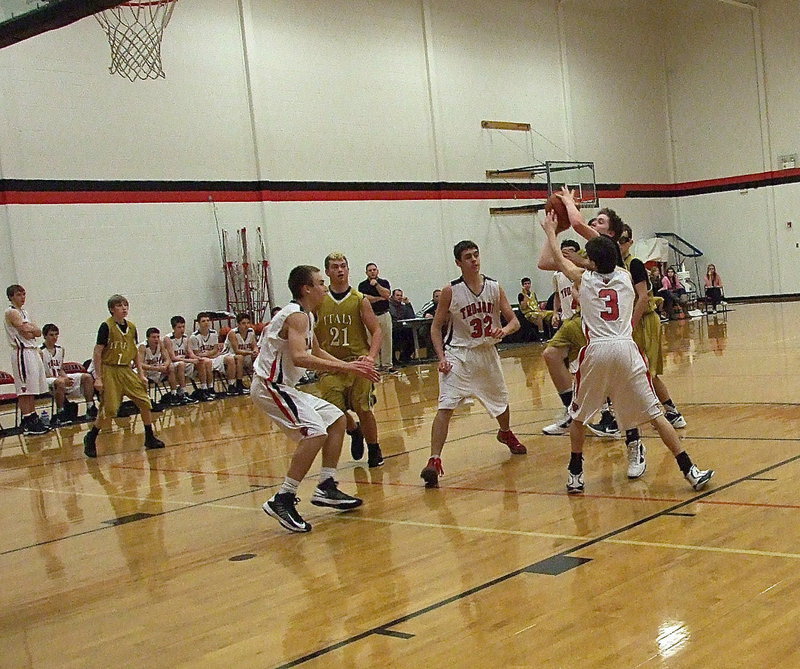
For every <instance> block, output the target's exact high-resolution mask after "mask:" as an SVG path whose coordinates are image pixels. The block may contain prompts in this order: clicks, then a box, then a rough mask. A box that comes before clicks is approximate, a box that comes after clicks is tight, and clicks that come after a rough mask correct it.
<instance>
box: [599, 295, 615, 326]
mask: <svg viewBox="0 0 800 669" xmlns="http://www.w3.org/2000/svg"><path fill="white" fill-rule="evenodd" d="M597 294H598V295H599V296H600V299H601V300H603V301H604V302H605V303H606V311H601V312H600V318H602V319H603V320H604V321H615V320H617V319H618V318H619V298H618V297H617V291H616V290H614V289H613V288H603V289H601V290H600V291H599V292H598V293H597Z"/></svg>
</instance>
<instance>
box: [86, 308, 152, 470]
mask: <svg viewBox="0 0 800 669" xmlns="http://www.w3.org/2000/svg"><path fill="white" fill-rule="evenodd" d="M108 311H109V313H110V314H111V317H110V318H108V319H106V320H105V321H103V322H102V323H101V324H100V329H99V330H98V332H97V343H96V344H95V347H94V352H93V353H92V360H93V361H94V379H95V381H94V387H95V390H97V391H98V392H99V393H100V413H99V415H98V417H97V420H96V421H95V422H94V425H92V428H91V429H90V430H89V431H88V432H87V433H86V436H85V437H84V438H83V452H84V453H85V454H86V456H87V457H89V458H96V457H97V435H98V434H99V433H100V430H101V428H103V427H108V425H109V423H110V419H111V418H114V417H115V416H116V415H117V410H118V409H119V405H120V404H121V403H122V396H123V395H127V396H128V397H130V398H131V399H132V400H133V402H134V404H136V406H137V407H138V409H139V412H140V413H141V414H142V423H143V424H144V447H145V448H147V449H151V448H164V442H163V441H161V440H160V439H159V438H158V437H156V436H155V435H154V434H153V420H152V417H151V414H150V398H149V397H148V395H147V378H146V377H145V375H144V370H143V367H142V365H143V362H142V355H141V353H140V352H139V349H138V348H137V346H136V326H135V325H134V324H133V323H132V322H131V321H129V320H127V319H126V317H127V315H128V300H127V299H125V298H124V297H123V296H122V295H112V296H111V297H110V298H108ZM132 363H135V365H136V371H135V372H134V371H133V369H132V367H131V364H132Z"/></svg>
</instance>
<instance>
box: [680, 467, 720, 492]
mask: <svg viewBox="0 0 800 669" xmlns="http://www.w3.org/2000/svg"><path fill="white" fill-rule="evenodd" d="M712 476H714V470H713V469H698V468H697V465H692V468H691V469H690V470H689V473H688V474H685V475H684V478H685V479H686V480H687V481H688V482H689V485H690V486H692V488H694V489H695V490H702V489H703V488H705V487H706V486H707V485H708V482H709V481H710V480H711V477H712Z"/></svg>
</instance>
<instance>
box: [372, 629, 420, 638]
mask: <svg viewBox="0 0 800 669" xmlns="http://www.w3.org/2000/svg"><path fill="white" fill-rule="evenodd" d="M375 634H381V635H383V636H393V637H394V638H395V639H413V638H414V636H415V635H414V634H409V633H408V632H397V631H395V630H385V629H380V630H375Z"/></svg>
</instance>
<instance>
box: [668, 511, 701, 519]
mask: <svg viewBox="0 0 800 669" xmlns="http://www.w3.org/2000/svg"><path fill="white" fill-rule="evenodd" d="M664 515H665V516H682V517H684V518H694V517H695V516H696V515H697V514H696V513H679V512H678V511H673V512H671V513H665V514H664Z"/></svg>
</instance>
